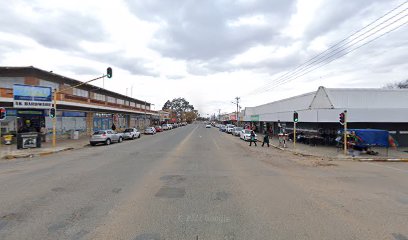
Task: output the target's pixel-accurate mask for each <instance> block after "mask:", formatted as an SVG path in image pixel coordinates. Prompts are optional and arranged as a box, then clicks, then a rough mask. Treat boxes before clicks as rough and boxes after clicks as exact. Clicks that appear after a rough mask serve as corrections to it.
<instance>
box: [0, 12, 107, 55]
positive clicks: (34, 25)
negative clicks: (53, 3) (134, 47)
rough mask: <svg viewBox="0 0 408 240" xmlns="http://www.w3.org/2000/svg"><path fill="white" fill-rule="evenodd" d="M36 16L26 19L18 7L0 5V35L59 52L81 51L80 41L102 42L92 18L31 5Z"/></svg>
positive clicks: (104, 34)
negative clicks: (15, 37)
mask: <svg viewBox="0 0 408 240" xmlns="http://www.w3.org/2000/svg"><path fill="white" fill-rule="evenodd" d="M31 8H33V10H35V12H36V13H37V14H38V15H37V16H36V17H33V18H28V17H27V16H25V15H24V14H22V13H21V12H19V7H17V6H13V5H12V4H1V5H0V12H1V13H2V17H1V18H0V32H8V33H13V34H19V35H23V36H26V37H29V38H31V39H33V40H35V41H36V42H38V43H39V44H41V45H43V46H45V47H48V48H55V49H59V50H80V47H79V43H80V42H81V41H91V42H92V41H102V40H103V39H104V37H105V36H106V32H105V30H104V29H103V27H102V26H101V24H100V23H99V22H98V21H97V20H96V19H95V18H93V17H91V16H88V15H84V14H81V13H79V12H69V11H65V12H51V11H47V10H45V9H43V8H39V7H36V6H31Z"/></svg>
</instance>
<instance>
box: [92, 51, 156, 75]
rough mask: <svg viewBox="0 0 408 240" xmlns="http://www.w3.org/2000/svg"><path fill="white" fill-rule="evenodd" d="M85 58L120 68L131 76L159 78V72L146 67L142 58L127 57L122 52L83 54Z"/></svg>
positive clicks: (146, 62)
mask: <svg viewBox="0 0 408 240" xmlns="http://www.w3.org/2000/svg"><path fill="white" fill-rule="evenodd" d="M84 56H85V57H87V58H91V59H94V60H96V61H99V62H104V63H106V64H107V66H112V67H115V66H116V67H119V68H122V69H124V70H126V71H128V72H130V73H131V74H135V75H144V76H151V77H158V76H160V74H159V72H158V71H156V70H154V69H152V68H150V67H148V66H147V64H148V63H149V62H148V61H147V60H145V59H142V58H134V57H127V56H126V54H125V53H124V52H122V51H117V52H111V53H103V54H101V53H84Z"/></svg>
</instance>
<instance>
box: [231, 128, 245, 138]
mask: <svg viewBox="0 0 408 240" xmlns="http://www.w3.org/2000/svg"><path fill="white" fill-rule="evenodd" d="M242 130H243V128H242V127H234V128H233V129H232V135H234V136H239V134H240V133H241V131H242Z"/></svg>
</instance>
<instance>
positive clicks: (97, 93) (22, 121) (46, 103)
mask: <svg viewBox="0 0 408 240" xmlns="http://www.w3.org/2000/svg"><path fill="white" fill-rule="evenodd" d="M112 81H114V80H113V79H112ZM80 83H82V82H80V81H78V80H75V79H72V78H68V77H65V76H62V75H58V74H55V73H52V72H48V71H45V70H42V69H38V68H35V67H0V106H2V107H6V110H7V117H6V119H5V121H2V122H1V125H0V126H1V128H2V132H3V133H7V132H11V133H15V132H19V131H21V130H22V129H23V128H24V127H27V126H26V125H27V123H29V127H30V128H31V130H35V131H40V129H41V127H45V129H46V130H47V131H48V133H50V132H51V130H52V118H50V117H49V109H50V108H51V107H52V92H53V90H54V89H57V90H62V89H67V90H66V91H63V92H60V93H57V112H56V120H57V121H56V122H57V137H59V138H64V137H68V136H69V133H70V132H72V131H79V132H80V134H81V135H86V134H88V135H89V134H91V133H92V132H93V131H95V130H99V129H109V128H111V127H112V125H113V124H114V125H115V126H116V128H117V129H118V130H121V129H124V128H127V127H137V128H140V129H142V128H144V127H146V126H148V125H150V124H151V123H152V121H153V120H154V119H157V118H158V113H157V112H156V111H152V110H151V109H150V107H151V104H150V103H148V102H146V101H142V100H139V99H136V98H132V97H129V96H125V95H122V94H119V93H116V92H113V91H109V90H107V89H103V88H99V87H96V86H93V85H90V84H84V85H81V86H80V87H77V88H70V87H71V86H75V85H77V84H80Z"/></svg>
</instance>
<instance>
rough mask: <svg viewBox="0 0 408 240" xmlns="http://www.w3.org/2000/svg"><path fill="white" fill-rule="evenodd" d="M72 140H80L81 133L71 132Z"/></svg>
mask: <svg viewBox="0 0 408 240" xmlns="http://www.w3.org/2000/svg"><path fill="white" fill-rule="evenodd" d="M71 139H79V131H71Z"/></svg>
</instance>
